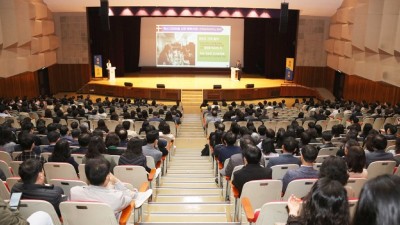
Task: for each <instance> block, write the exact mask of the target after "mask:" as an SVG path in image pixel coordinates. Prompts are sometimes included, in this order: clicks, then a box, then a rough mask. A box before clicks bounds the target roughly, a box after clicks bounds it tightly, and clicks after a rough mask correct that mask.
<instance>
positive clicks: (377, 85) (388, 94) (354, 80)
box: [344, 75, 400, 103]
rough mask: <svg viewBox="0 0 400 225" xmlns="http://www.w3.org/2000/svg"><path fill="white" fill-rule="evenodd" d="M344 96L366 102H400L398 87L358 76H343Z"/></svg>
mask: <svg viewBox="0 0 400 225" xmlns="http://www.w3.org/2000/svg"><path fill="white" fill-rule="evenodd" d="M344 98H345V99H348V100H355V101H362V100H366V101H367V102H373V101H377V100H378V101H380V102H391V103H398V102H400V87H396V86H393V85H390V84H387V83H382V82H374V81H371V80H367V79H364V78H362V77H359V76H348V75H346V77H345V85H344Z"/></svg>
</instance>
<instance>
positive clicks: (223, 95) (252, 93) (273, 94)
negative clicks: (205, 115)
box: [203, 87, 281, 101]
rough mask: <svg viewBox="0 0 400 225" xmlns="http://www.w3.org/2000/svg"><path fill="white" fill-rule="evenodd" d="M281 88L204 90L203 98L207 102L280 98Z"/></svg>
mask: <svg viewBox="0 0 400 225" xmlns="http://www.w3.org/2000/svg"><path fill="white" fill-rule="evenodd" d="M280 89H281V88H280V87H272V88H247V89H218V90H216V89H204V90H203V98H204V99H206V100H223V99H225V100H228V101H229V100H250V99H266V98H277V97H279V96H280Z"/></svg>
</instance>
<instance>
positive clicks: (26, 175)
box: [11, 159, 64, 217]
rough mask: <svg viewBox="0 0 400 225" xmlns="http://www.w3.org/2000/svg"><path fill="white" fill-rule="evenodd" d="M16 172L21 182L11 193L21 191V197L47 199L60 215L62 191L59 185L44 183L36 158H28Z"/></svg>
mask: <svg viewBox="0 0 400 225" xmlns="http://www.w3.org/2000/svg"><path fill="white" fill-rule="evenodd" d="M18 174H19V176H20V177H21V180H22V182H18V183H17V184H15V185H14V186H13V188H12V189H11V193H13V192H22V199H40V200H44V201H48V202H50V203H51V204H52V205H53V206H54V209H55V210H56V212H57V214H58V216H60V217H61V213H60V208H59V205H60V203H61V202H62V201H63V199H64V191H63V190H62V189H61V188H60V187H55V186H53V185H46V184H45V183H44V182H45V176H44V170H43V164H42V163H41V162H40V161H39V160H37V159H28V160H26V161H24V162H23V163H22V164H21V165H20V167H19V171H18Z"/></svg>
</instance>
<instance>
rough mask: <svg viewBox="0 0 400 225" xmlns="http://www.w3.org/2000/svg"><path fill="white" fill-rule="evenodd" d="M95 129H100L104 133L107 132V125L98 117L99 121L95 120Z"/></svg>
mask: <svg viewBox="0 0 400 225" xmlns="http://www.w3.org/2000/svg"><path fill="white" fill-rule="evenodd" d="M97 129H100V130H102V131H104V132H106V133H108V132H109V130H108V127H107V125H106V123H105V121H104V120H103V119H99V121H97Z"/></svg>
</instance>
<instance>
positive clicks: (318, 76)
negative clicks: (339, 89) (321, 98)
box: [293, 66, 335, 92]
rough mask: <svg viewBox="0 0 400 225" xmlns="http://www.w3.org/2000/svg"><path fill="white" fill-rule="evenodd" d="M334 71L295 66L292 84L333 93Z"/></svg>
mask: <svg viewBox="0 0 400 225" xmlns="http://www.w3.org/2000/svg"><path fill="white" fill-rule="evenodd" d="M334 80H335V71H334V70H333V69H331V68H328V67H312V66H297V67H296V68H295V74H294V79H293V82H294V83H296V84H299V85H303V86H307V87H323V88H326V89H328V90H329V91H330V92H333V84H334Z"/></svg>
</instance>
